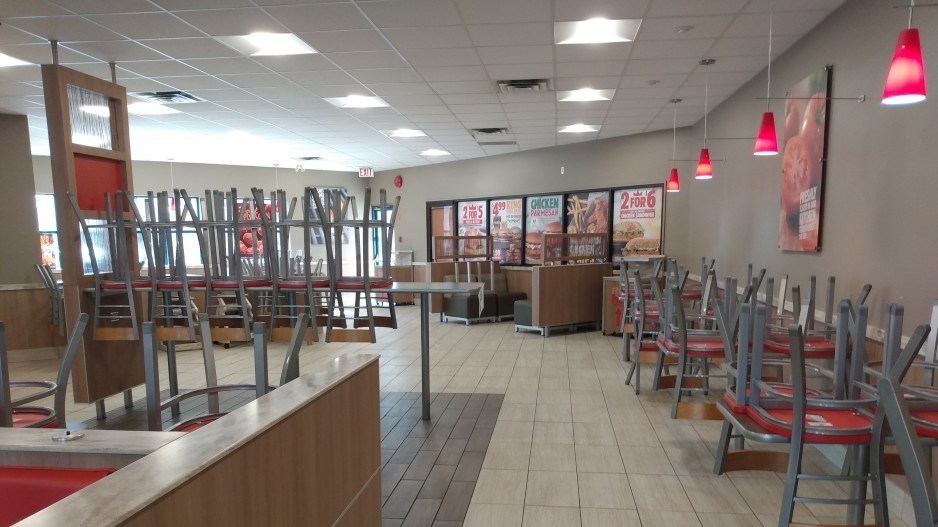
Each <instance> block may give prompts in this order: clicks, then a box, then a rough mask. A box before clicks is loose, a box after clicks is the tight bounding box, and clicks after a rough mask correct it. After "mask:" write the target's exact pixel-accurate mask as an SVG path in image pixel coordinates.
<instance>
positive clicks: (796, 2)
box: [743, 0, 846, 13]
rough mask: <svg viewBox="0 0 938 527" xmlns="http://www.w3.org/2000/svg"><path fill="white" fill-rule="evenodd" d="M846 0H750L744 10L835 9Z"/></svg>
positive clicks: (760, 11)
mask: <svg viewBox="0 0 938 527" xmlns="http://www.w3.org/2000/svg"><path fill="white" fill-rule="evenodd" d="M845 1H846V0H785V1H784V2H778V1H777V0H750V2H749V5H747V6H746V7H745V8H744V9H743V11H744V12H747V13H768V12H769V11H770V10H771V11H774V12H776V13H782V12H785V11H810V10H812V9H823V10H827V11H833V10H834V9H837V8H838V7H840V6H841V4H843V3H844V2H845Z"/></svg>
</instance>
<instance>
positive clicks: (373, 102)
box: [324, 95, 388, 108]
mask: <svg viewBox="0 0 938 527" xmlns="http://www.w3.org/2000/svg"><path fill="white" fill-rule="evenodd" d="M324 99H325V100H326V101H328V102H329V103H330V104H334V105H336V106H338V107H339V108H383V107H385V106H387V105H388V103H386V102H384V101H383V100H382V99H381V97H369V96H367V95H349V96H348V97H324Z"/></svg>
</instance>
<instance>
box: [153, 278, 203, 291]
mask: <svg viewBox="0 0 938 527" xmlns="http://www.w3.org/2000/svg"><path fill="white" fill-rule="evenodd" d="M188 282H189V287H205V279H204V278H197V279H192V278H190V279H188ZM156 288H157V289H162V290H167V291H180V290H182V280H162V281H159V282H157V283H156Z"/></svg>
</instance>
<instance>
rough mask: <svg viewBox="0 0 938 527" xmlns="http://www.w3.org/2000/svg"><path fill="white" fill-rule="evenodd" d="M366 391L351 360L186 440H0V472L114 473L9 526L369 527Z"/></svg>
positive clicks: (368, 362)
mask: <svg viewBox="0 0 938 527" xmlns="http://www.w3.org/2000/svg"><path fill="white" fill-rule="evenodd" d="M378 390H379V388H378V357H377V356H376V355H353V356H347V357H340V358H337V359H335V360H332V361H329V362H327V363H324V364H323V365H321V366H319V367H317V369H316V371H314V372H311V373H307V374H305V375H303V376H301V377H300V378H299V379H297V380H295V381H293V382H290V383H288V384H287V385H285V386H282V387H280V388H278V389H277V390H274V391H273V392H271V393H269V394H268V395H266V396H264V397H262V398H260V399H258V400H256V401H253V402H251V403H249V404H247V405H245V406H243V407H241V408H239V409H237V410H235V411H234V412H232V413H230V414H228V415H227V416H225V417H223V418H221V419H219V420H218V421H216V422H214V423H213V424H211V425H209V426H206V427H204V428H201V429H199V430H196V431H194V432H191V433H188V434H176V433H164V432H116V431H113V432H105V431H94V430H90V431H86V432H85V433H86V436H85V437H84V438H82V439H79V440H76V441H71V442H64V443H53V442H52V441H51V435H52V433H53V431H50V430H0V460H2V461H3V462H5V463H11V464H12V463H15V464H18V465H24V464H25V465H55V466H83V467H88V466H98V467H113V468H120V467H123V468H120V470H118V471H117V472H115V473H114V474H111V475H109V476H107V477H105V478H104V479H102V480H100V481H98V482H96V483H94V484H92V485H90V486H88V487H86V488H84V489H83V490H81V491H79V492H76V493H75V494H72V495H71V496H69V497H67V498H65V499H63V500H61V501H59V502H58V503H56V504H54V505H52V506H50V507H48V508H46V509H44V510H42V511H40V512H38V513H36V514H34V515H33V516H30V517H29V518H26V519H25V520H23V521H22V522H20V523H18V524H17V525H18V526H20V527H27V526H40V525H41V526H47V525H94V526H96V527H102V526H113V525H134V526H163V525H174V526H188V525H191V526H196V525H199V526H201V525H225V526H232V527H237V526H245V527H247V526H254V525H324V526H342V527H345V526H348V527H351V526H356V527H357V526H373V527H378V526H379V525H380V524H381V478H380V473H381V471H380V467H381V452H380V437H379V435H380V434H379V415H378V412H379V409H378V404H379V402H378V401H379V391H378ZM128 462H129V463H128ZM125 465H126V466H125Z"/></svg>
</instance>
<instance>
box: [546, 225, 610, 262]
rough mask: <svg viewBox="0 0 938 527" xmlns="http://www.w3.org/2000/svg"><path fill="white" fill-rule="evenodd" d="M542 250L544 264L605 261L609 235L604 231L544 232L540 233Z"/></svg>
mask: <svg viewBox="0 0 938 527" xmlns="http://www.w3.org/2000/svg"><path fill="white" fill-rule="evenodd" d="M541 247H546V249H545V250H544V257H543V260H544V265H561V264H568V263H599V262H605V261H606V256H607V254H608V253H607V249H608V248H609V236H608V234H607V233H605V232H597V233H585V232H584V233H577V234H563V233H559V232H558V233H554V232H549V233H548V232H545V233H542V234H541Z"/></svg>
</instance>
